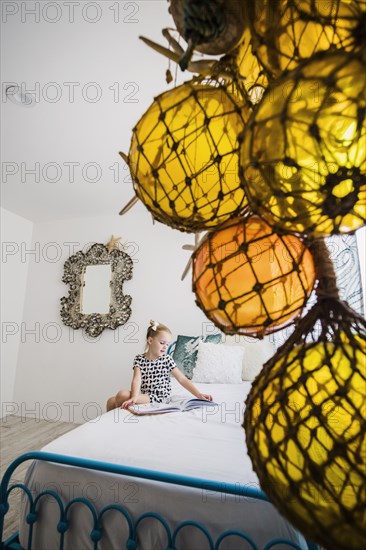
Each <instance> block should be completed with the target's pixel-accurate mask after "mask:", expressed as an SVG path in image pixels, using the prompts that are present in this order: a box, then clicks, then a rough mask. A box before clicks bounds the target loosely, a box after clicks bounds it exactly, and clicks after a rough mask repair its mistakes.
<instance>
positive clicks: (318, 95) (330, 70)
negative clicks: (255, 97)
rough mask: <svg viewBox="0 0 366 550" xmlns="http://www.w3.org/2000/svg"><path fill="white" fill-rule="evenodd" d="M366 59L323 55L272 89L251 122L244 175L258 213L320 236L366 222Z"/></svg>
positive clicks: (246, 136) (341, 54)
mask: <svg viewBox="0 0 366 550" xmlns="http://www.w3.org/2000/svg"><path fill="white" fill-rule="evenodd" d="M365 89H366V62H365V58H364V57H363V55H361V54H350V53H345V52H335V53H326V54H324V53H321V54H318V55H316V56H313V57H312V58H311V59H310V60H309V61H307V62H304V63H303V64H302V65H300V66H299V67H298V68H297V69H296V70H294V71H293V72H291V73H289V74H288V75H287V76H285V77H284V78H282V79H279V80H278V81H276V82H275V83H274V84H272V85H271V86H270V88H268V89H267V91H266V93H265V95H264V97H263V100H262V101H261V103H260V104H259V106H258V108H257V110H256V112H254V113H253V115H252V116H251V119H250V120H249V122H248V124H247V127H246V130H245V133H244V140H243V143H242V145H241V150H240V175H241V178H242V181H243V186H244V189H245V191H246V194H247V196H248V200H249V202H250V204H251V206H252V208H253V209H254V210H255V211H257V212H258V213H259V214H260V215H261V216H262V217H263V218H264V219H266V220H267V221H268V223H270V224H272V225H273V226H274V227H278V228H281V229H282V230H285V231H287V232H291V233H295V234H299V235H309V236H311V237H320V236H325V235H330V234H337V233H349V232H352V231H355V230H356V229H358V228H359V227H361V226H362V225H364V224H365V222H366V119H365V113H366V98H365Z"/></svg>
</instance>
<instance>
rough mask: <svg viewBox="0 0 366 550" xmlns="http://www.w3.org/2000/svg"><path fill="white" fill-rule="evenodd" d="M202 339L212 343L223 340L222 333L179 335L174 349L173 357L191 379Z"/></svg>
mask: <svg viewBox="0 0 366 550" xmlns="http://www.w3.org/2000/svg"><path fill="white" fill-rule="evenodd" d="M200 340H203V341H204V342H211V343H212V344H219V343H220V342H221V334H209V335H208V336H205V337H204V338H203V336H181V335H179V336H178V338H177V342H176V344H175V348H174V351H173V359H174V361H175V362H176V365H177V367H178V368H179V369H180V370H181V371H182V372H183V373H184V374H185V375H186V377H187V378H189V379H191V378H192V376H193V369H194V367H195V366H196V360H197V352H198V342H199V341H200Z"/></svg>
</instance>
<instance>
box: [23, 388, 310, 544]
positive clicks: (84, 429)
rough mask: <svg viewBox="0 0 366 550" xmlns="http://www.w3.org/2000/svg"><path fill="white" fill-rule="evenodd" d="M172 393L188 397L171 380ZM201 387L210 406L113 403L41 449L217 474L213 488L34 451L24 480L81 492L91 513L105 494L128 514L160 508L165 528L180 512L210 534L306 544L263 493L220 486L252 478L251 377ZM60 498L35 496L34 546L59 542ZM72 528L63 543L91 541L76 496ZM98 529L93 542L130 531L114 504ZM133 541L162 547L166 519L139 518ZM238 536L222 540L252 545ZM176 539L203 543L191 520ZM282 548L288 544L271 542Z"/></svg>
mask: <svg viewBox="0 0 366 550" xmlns="http://www.w3.org/2000/svg"><path fill="white" fill-rule="evenodd" d="M172 382H173V399H175V398H176V399H182V398H185V397H189V396H190V394H188V392H186V390H184V389H183V388H182V387H181V386H180V385H179V384H178V383H177V382H176V381H175V380H173V381H172ZM197 387H198V388H199V390H200V391H201V392H203V393H210V394H212V396H213V399H214V401H216V402H217V403H218V405H217V406H216V407H213V408H203V409H195V410H193V411H189V412H174V413H169V414H161V415H153V416H136V415H132V414H131V413H130V412H128V411H125V410H122V409H117V410H115V411H110V412H108V413H105V414H103V415H101V416H99V417H98V418H96V419H95V420H92V421H90V422H88V423H86V424H83V425H81V426H79V427H77V428H76V429H74V430H72V431H71V432H68V433H66V434H65V435H63V436H61V437H59V438H58V439H56V440H54V441H53V442H51V443H50V444H48V445H47V446H46V447H44V448H43V449H42V450H43V451H46V452H49V453H57V454H62V455H66V456H74V457H78V458H85V459H88V460H97V461H103V462H107V463H112V464H120V465H126V466H133V467H137V468H144V469H150V470H155V471H159V472H168V473H172V474H178V475H181V476H191V477H196V478H203V479H205V480H210V481H213V482H215V485H214V488H217V490H214V489H213V487H211V488H210V489H209V490H206V489H195V488H190V487H184V486H179V485H169V484H166V483H161V482H158V481H152V480H149V479H137V478H133V477H128V476H121V475H116V474H111V473H106V472H97V471H94V470H84V469H82V468H76V467H73V466H66V465H60V464H55V463H49V462H40V461H36V462H34V463H32V464H31V466H30V467H29V469H28V472H27V476H26V484H27V486H28V487H29V488H30V490H31V491H32V493H33V494H35V493H39V492H40V491H43V490H46V489H52V490H53V491H55V492H56V493H57V494H58V495H59V497H60V498H61V499H62V501H63V502H68V501H70V500H71V499H73V498H78V497H83V498H87V499H88V500H89V501H90V502H91V504H92V506H93V507H95V510H96V511H97V513H98V512H99V511H100V510H101V509H102V508H103V507H104V506H106V505H107V504H111V503H115V504H119V505H122V506H123V507H125V509H126V510H127V511H128V513H129V514H130V515H131V517H132V518H133V520H134V521H136V519H137V518H138V517H139V516H141V514H143V513H145V512H154V513H157V514H161V515H162V516H163V517H164V518H165V520H166V521H167V524H168V525H169V527H170V528H171V529H174V528H176V526H177V525H178V524H179V523H180V522H182V521H184V520H194V521H196V522H202V523H203V524H204V525H205V526H206V528H207V529H208V531H209V533H210V534H211V536H212V538H213V540H216V539H217V537H218V536H219V534H220V533H222V532H223V531H225V530H227V529H240V530H242V531H244V532H245V533H247V534H248V535H249V536H250V537H251V538H252V539H253V541H254V542H255V544H256V545H257V547H258V548H263V547H264V546H265V544H266V543H268V542H269V541H270V540H271V539H274V538H285V539H288V540H291V541H293V542H295V543H297V544H298V545H299V546H300V547H301V548H307V545H306V543H305V541H304V539H303V537H302V536H301V535H300V534H299V533H298V532H297V531H296V530H295V529H294V528H293V527H292V526H291V525H290V524H289V523H288V522H287V521H286V520H285V519H284V518H282V517H281V516H280V514H279V513H278V512H277V510H276V509H275V508H274V507H273V506H272V505H271V504H270V503H268V502H265V501H259V500H254V499H252V498H248V497H243V496H238V495H228V494H225V493H221V492H220V489H222V488H223V487H224V486H225V484H229V483H230V484H234V485H236V486H237V487H240V488H242V487H251V488H259V485H258V479H257V477H256V474H255V473H254V471H253V469H252V466H251V462H250V459H249V457H248V455H247V451H246V446H245V437H244V431H243V428H242V426H241V424H242V421H243V411H244V401H245V397H246V394H247V393H248V391H249V388H250V383H249V382H243V383H242V384H197ZM27 512H28V510H27V505H26V503H25V504H24V507H23V510H22V518H21V527H20V541H21V544H22V545H23V546H24V547H25V546H26V541H27V536H28V526H27V525H26V524H25V522H24V519H25V517H26V514H27ZM59 516H60V514H59V508H58V505H56V504H55V501H54V499H53V498H51V497H49V496H45V497H43V498H42V499H40V501H39V507H38V517H39V520H38V521H37V522H36V524H35V526H34V548H36V549H37V550H53V549H56V548H59V540H60V533H58V532H57V529H56V526H57V524H58V521H59V519H60V517H59ZM69 517H70V528H69V529H68V531H67V532H66V535H65V544H64V548H65V550H87V549H88V548H93V544H92V542H91V540H90V532H91V530H92V528H93V522H92V513H91V512H90V509H89V508H87V507H86V506H82V505H81V504H80V505H79V504H77V503H76V504H75V505H73V509H72V510H70V515H69ZM103 527H105V528H104V529H103V536H102V538H101V540H100V542H99V546H98V548H100V549H101V550H114V549H117V548H124V546H123V544H125V543H126V540H127V539H128V529H127V524H126V522H125V521H124V520H123V518H122V519H121V515H120V514H117V513H114V512H113V510H112V511H110V512H109V513H108V514H105V517H104V525H103ZM138 540H139V546H138V547H139V548H141V550H152V549H160V548H162V549H163V548H167V546H168V544H167V537H166V533H165V529H164V527H162V525H161V523H160V522H159V521H158V520H154V519H151V518H150V519H146V520H144V521H142V522H141V524H140V526H139V530H138ZM245 544H247V543H245V542H244V541H239V539H238V537H235V536H232V537H229V538H228V539H227V540H226V541H225V542H224V543H223V545H222V546H220V549H221V548H222V550H239V549H240V548H249V546H248V544H247V545H245ZM176 547H177V548H179V549H185V550H186V549H189V550H194V549H195V548H197V549H202V550H204V549H205V548H209V544H208V543H207V541H206V539H205V537H204V535H203V534H202V533H201V531H200V530H199V529H198V528H194V527H189V528H188V527H187V528H184V529H182V530H181V531H180V534H179V535H178V537H177V541H176ZM281 547H282V548H288V547H287V546H285V545H283V546H282V545H278V546H276V550H279V549H280V548H281Z"/></svg>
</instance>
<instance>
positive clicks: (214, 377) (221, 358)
mask: <svg viewBox="0 0 366 550" xmlns="http://www.w3.org/2000/svg"><path fill="white" fill-rule="evenodd" d="M243 355H244V348H242V347H240V346H224V345H223V344H219V345H217V344H205V343H204V342H199V344H198V353H197V362H196V366H195V368H194V370H193V377H192V382H205V383H208V384H240V383H241V381H242V379H241V373H242V368H243Z"/></svg>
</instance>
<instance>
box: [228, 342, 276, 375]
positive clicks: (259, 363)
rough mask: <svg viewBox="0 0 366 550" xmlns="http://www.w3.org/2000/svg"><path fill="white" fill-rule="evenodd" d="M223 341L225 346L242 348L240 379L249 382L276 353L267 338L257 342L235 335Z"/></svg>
mask: <svg viewBox="0 0 366 550" xmlns="http://www.w3.org/2000/svg"><path fill="white" fill-rule="evenodd" d="M223 341H224V342H225V344H227V345H230V346H233V347H243V348H244V350H245V353H244V360H243V372H242V379H243V380H248V381H250V382H252V381H253V380H254V378H255V377H256V376H257V375H258V374H259V373H260V371H261V370H262V367H263V365H264V363H266V362H267V361H268V359H270V358H271V357H272V355H274V354H275V352H276V348H275V346H274V344H273V343H272V342H271V341H270V339H269V337H268V336H267V337H264V338H263V340H258V339H257V338H251V337H250V336H239V335H235V336H226V337H225V338H224V339H223Z"/></svg>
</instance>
